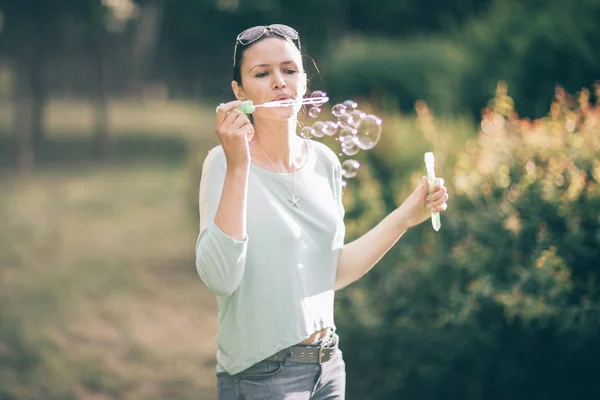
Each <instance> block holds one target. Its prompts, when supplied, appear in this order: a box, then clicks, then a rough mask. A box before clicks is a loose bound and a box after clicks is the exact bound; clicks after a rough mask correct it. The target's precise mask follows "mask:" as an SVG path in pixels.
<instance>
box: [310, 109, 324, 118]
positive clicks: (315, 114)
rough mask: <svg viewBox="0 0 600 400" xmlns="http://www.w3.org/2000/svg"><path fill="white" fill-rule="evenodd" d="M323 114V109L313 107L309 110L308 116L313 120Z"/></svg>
mask: <svg viewBox="0 0 600 400" xmlns="http://www.w3.org/2000/svg"><path fill="white" fill-rule="evenodd" d="M320 114H321V109H320V108H319V107H312V108H311V109H310V110H308V116H309V117H311V118H317V117H318V116H319V115H320Z"/></svg>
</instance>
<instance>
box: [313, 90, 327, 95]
mask: <svg viewBox="0 0 600 400" xmlns="http://www.w3.org/2000/svg"><path fill="white" fill-rule="evenodd" d="M310 97H327V93H325V92H323V91H321V90H315V91H314V92H312V93H311V94H310Z"/></svg>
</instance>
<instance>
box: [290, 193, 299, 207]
mask: <svg viewBox="0 0 600 400" xmlns="http://www.w3.org/2000/svg"><path fill="white" fill-rule="evenodd" d="M299 200H300V199H299V198H297V197H296V195H295V194H293V195H292V197H291V198H290V199H288V201H289V202H290V207H292V208H294V207H296V208H300V206H299V205H298V201H299Z"/></svg>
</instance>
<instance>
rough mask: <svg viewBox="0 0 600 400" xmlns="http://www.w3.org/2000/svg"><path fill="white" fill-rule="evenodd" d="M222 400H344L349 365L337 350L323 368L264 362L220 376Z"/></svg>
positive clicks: (319, 366) (299, 364)
mask: <svg viewBox="0 0 600 400" xmlns="http://www.w3.org/2000/svg"><path fill="white" fill-rule="evenodd" d="M217 386H218V389H219V400H309V399H310V400H343V399H345V398H346V364H345V363H344V358H343V356H342V351H341V350H340V349H339V348H337V349H335V351H334V353H333V356H332V358H331V359H330V360H328V361H326V362H324V363H323V364H317V363H314V364H312V363H298V362H292V361H291V360H290V355H289V353H288V356H287V357H286V359H285V361H282V362H279V361H261V362H259V363H257V364H254V365H253V366H252V367H250V368H248V369H246V370H245V371H242V372H240V373H239V374H235V375H229V374H228V373H226V372H219V373H217Z"/></svg>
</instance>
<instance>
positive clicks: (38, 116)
mask: <svg viewBox="0 0 600 400" xmlns="http://www.w3.org/2000/svg"><path fill="white" fill-rule="evenodd" d="M38 51H39V50H38ZM35 57H36V60H35V61H34V62H33V63H32V69H31V75H30V82H31V92H32V97H33V99H32V100H33V104H32V107H33V110H32V115H31V117H32V121H31V124H32V127H31V130H32V135H33V144H34V146H35V147H39V146H40V145H41V144H42V143H43V142H44V140H45V139H46V129H45V125H44V110H45V106H46V92H47V90H46V81H45V75H44V61H45V59H44V56H43V54H40V53H37V51H36V55H35Z"/></svg>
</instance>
